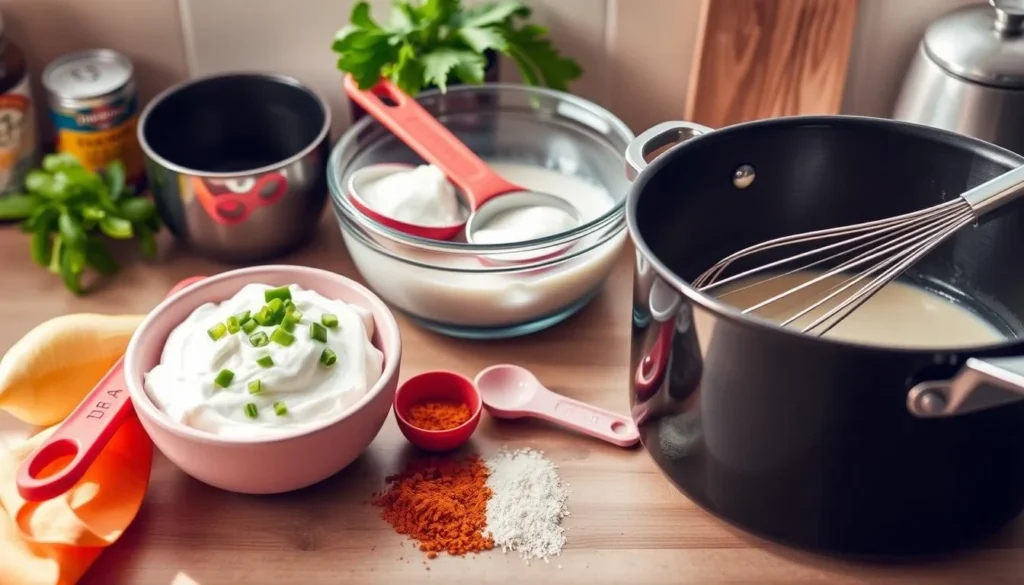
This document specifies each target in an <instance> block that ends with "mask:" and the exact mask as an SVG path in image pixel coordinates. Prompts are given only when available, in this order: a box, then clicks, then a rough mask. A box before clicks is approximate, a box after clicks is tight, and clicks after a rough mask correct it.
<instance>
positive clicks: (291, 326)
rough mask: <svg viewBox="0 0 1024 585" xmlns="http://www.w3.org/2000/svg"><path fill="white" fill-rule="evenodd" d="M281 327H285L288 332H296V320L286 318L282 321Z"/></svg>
mask: <svg viewBox="0 0 1024 585" xmlns="http://www.w3.org/2000/svg"><path fill="white" fill-rule="evenodd" d="M286 316H287V315H286ZM281 329H284V330H285V331H287V332H288V333H295V322H294V321H289V320H288V319H285V320H283V321H281Z"/></svg>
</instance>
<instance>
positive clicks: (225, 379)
mask: <svg viewBox="0 0 1024 585" xmlns="http://www.w3.org/2000/svg"><path fill="white" fill-rule="evenodd" d="M234 379H235V373H234V372H232V371H231V370H221V371H219V372H217V377H216V378H214V379H213V383H214V384H216V385H218V386H220V387H221V388H227V387H228V386H230V385H231V380H234Z"/></svg>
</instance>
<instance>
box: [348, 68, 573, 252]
mask: <svg viewBox="0 0 1024 585" xmlns="http://www.w3.org/2000/svg"><path fill="white" fill-rule="evenodd" d="M344 84H345V92H346V93H347V94H348V96H349V97H350V98H351V99H352V101H354V102H355V103H357V104H359V105H360V106H361V107H362V108H363V109H364V110H366V111H367V112H368V113H369V114H370V115H371V116H373V117H374V119H376V120H377V121H378V122H380V123H381V124H382V125H383V126H384V127H385V128H387V129H388V130H390V131H391V133H392V134H394V135H395V136H397V137H398V138H399V139H400V140H401V141H402V142H404V143H405V145H406V146H408V147H409V148H411V149H412V150H413V151H414V152H416V154H418V155H420V157H422V158H423V160H425V161H427V162H428V163H430V164H432V165H434V166H436V167H438V168H439V169H441V171H442V172H443V173H444V174H445V176H447V177H448V180H449V181H451V182H452V183H454V184H455V186H456V187H458V188H459V189H460V190H461V191H462V194H463V196H464V198H465V201H464V203H465V204H466V207H468V208H469V214H468V217H466V219H465V220H463V221H462V222H460V223H457V224H453V225H448V226H425V225H417V224H412V223H407V222H404V221H400V220H397V219H394V218H391V217H388V216H386V215H383V214H381V213H379V212H377V211H374V210H373V209H372V208H371V207H370V206H368V205H367V204H366V202H365V201H363V200H361V199H360V198H359V186H360V184H361V183H362V181H363V180H366V179H367V178H368V177H367V174H366V173H364V171H369V172H372V169H373V167H372V166H371V167H367V168H366V169H360V170H359V171H357V172H355V173H353V175H352V177H351V179H350V180H349V187H350V188H349V192H350V193H351V197H350V200H351V201H352V205H354V206H355V207H356V208H357V209H358V210H359V211H360V212H362V213H363V214H364V215H366V216H367V217H370V218H371V219H373V220H375V221H377V222H378V223H381V224H383V225H386V226H388V227H390V228H392V229H395V230H398V231H400V232H404V233H407V234H411V235H414V236H419V237H421V238H429V239H433V240H451V239H453V238H454V237H455V236H457V235H458V234H459V233H460V232H461V231H462V230H463V229H465V230H466V241H467V242H469V243H474V242H473V234H474V233H475V232H476V231H477V230H478V229H480V227H481V226H483V225H484V224H486V223H487V222H488V221H490V220H491V219H493V218H494V217H495V216H496V215H498V214H500V213H501V212H503V211H508V210H510V209H518V208H523V207H554V208H556V209H559V210H561V211H563V212H564V213H566V214H568V215H569V217H571V218H572V219H573V221H574V222H575V224H576V225H579V223H580V213H579V210H577V209H576V208H575V207H574V206H573V205H572V204H570V203H569V202H568V201H566V200H565V199H562V198H561V197H556V196H555V195H551V194H550V193H541V192H539V191H531V190H529V189H525V188H524V187H521V186H519V185H516V184H514V183H511V182H509V181H506V180H505V179H504V178H502V177H501V175H499V174H498V173H496V172H494V170H492V169H491V167H489V166H488V165H487V163H486V162H484V161H483V160H482V159H481V158H480V157H478V156H477V155H476V154H474V153H473V151H472V150H470V149H469V147H467V146H466V145H465V144H463V143H462V141H460V140H459V139H458V138H457V137H456V136H455V135H454V134H452V133H451V131H449V130H448V129H447V128H445V127H444V126H443V125H442V124H441V123H440V122H438V121H437V120H436V119H435V118H434V117H433V116H431V115H430V112H428V111H426V110H425V109H423V106H421V105H419V104H418V103H417V102H416V100H414V99H413V98H411V97H409V96H408V95H406V94H405V93H404V92H403V91H402V90H401V89H399V88H398V87H397V86H395V85H394V84H393V83H391V82H390V81H388V80H387V79H381V80H380V82H379V83H378V84H377V85H376V86H374V87H373V88H372V89H369V90H365V91H364V90H361V89H359V86H358V84H356V81H355V80H354V79H353V78H352V76H351V75H346V76H345V81H344ZM384 100H387V101H384Z"/></svg>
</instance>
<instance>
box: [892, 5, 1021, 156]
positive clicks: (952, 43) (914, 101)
mask: <svg viewBox="0 0 1024 585" xmlns="http://www.w3.org/2000/svg"><path fill="white" fill-rule="evenodd" d="M893 117H894V118H896V119H898V120H905V121H908V122H916V123H918V124H925V125H928V126H934V127H936V128H942V129H944V130H952V131H954V132H958V133H960V134H966V135H968V136H974V137H976V138H981V139H982V140H987V141H988V142H991V143H993V144H998V145H999V146H1002V147H1005V148H1008V149H1010V150H1013V151H1015V152H1017V153H1021V154H1024V132H1021V130H1020V129H1021V127H1022V126H1024V3H1022V2H1020V0H989V5H985V4H975V5H972V6H967V7H965V8H961V9H959V10H955V11H953V12H950V13H949V14H946V15H945V16H943V17H941V18H939V19H938V20H936V21H935V22H934V23H932V24H931V25H930V26H929V27H928V30H927V32H926V33H925V35H924V39H923V40H922V41H921V44H920V46H919V47H918V50H917V55H916V57H915V58H914V61H913V62H912V64H911V66H910V69H909V71H908V72H907V77H906V79H905V81H904V84H903V88H902V91H901V93H900V95H899V98H898V100H897V103H896V108H895V110H894V112H893Z"/></svg>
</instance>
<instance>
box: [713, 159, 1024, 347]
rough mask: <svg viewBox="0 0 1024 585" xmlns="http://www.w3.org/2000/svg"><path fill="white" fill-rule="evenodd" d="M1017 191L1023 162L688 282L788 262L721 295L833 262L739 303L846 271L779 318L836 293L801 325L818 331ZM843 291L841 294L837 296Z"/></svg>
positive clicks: (726, 262) (721, 265) (776, 244)
mask: <svg viewBox="0 0 1024 585" xmlns="http://www.w3.org/2000/svg"><path fill="white" fill-rule="evenodd" d="M1021 194H1024V167H1018V168H1016V169H1014V170H1012V171H1009V172H1007V173H1005V174H1002V175H999V176H998V177H996V178H995V179H992V180H990V181H988V182H986V183H983V184H981V185H978V186H977V187H974V188H973V189H971V190H969V191H967V192H965V193H963V194H961V195H960V196H959V197H957V198H956V199H953V200H950V201H947V202H945V203H942V204H939V205H936V206H934V207H930V208H927V209H922V210H920V211H915V212H912V213H907V214H904V215H899V216H895V217H890V218H887V219H880V220H875V221H870V222H866V223H859V224H853V225H848V226H843V227H835V228H829V229H824V230H819V231H814V232H807V233H803V234H796V235H792V236H785V237H782V238H777V239H774V240H769V241H767V242H762V243H760V244H756V245H754V246H750V247H748V248H744V249H743V250H740V251H739V252H736V253H734V254H731V255H730V256H728V257H726V258H724V259H722V260H720V261H719V262H718V263H717V264H715V265H714V266H712V267H711V268H709V269H708V270H706V271H705V272H704V273H703V274H701V275H700V276H699V277H697V279H696V280H694V282H693V286H694V287H695V288H696V289H698V290H701V291H703V292H710V291H712V290H713V289H716V288H719V287H722V286H723V285H726V284H729V283H733V282H737V281H740V280H744V279H749V278H752V277H753V276H754V275H758V274H763V273H765V272H766V271H774V270H785V272H782V273H780V274H774V275H772V276H769V277H766V278H763V279H761V280H757V281H755V282H753V283H749V284H745V285H744V286H742V287H740V288H736V289H732V290H729V291H727V292H726V293H725V294H723V295H720V298H725V297H727V296H728V295H730V294H735V293H737V292H739V291H741V290H747V289H750V288H752V287H756V286H760V285H763V284H765V283H768V282H771V281H773V280H776V279H778V278H781V277H784V276H788V275H791V274H795V273H797V272H800V271H803V270H808V269H811V268H814V267H816V266H820V265H823V264H824V265H827V266H830V268H828V270H827V271H824V272H823V273H821V274H819V275H816V276H815V277H814V278H810V279H808V280H807V281H806V282H802V283H801V284H799V285H798V286H795V287H792V288H790V289H788V290H786V291H784V292H782V293H779V294H775V295H772V296H771V297H770V298H767V299H765V300H763V301H760V302H758V303H757V304H755V305H753V306H751V307H748V308H746V309H744V310H743V312H744V313H752V312H754V311H757V310H759V309H762V308H764V307H767V306H769V305H771V304H773V303H778V302H779V301H781V300H783V299H786V298H788V297H791V295H793V294H795V293H797V292H799V291H801V290H804V289H807V288H808V287H812V286H814V285H816V284H819V283H822V282H824V281H827V280H829V279H836V278H837V277H840V278H842V277H845V279H844V280H841V282H840V283H839V284H837V285H834V286H832V287H830V288H829V289H828V291H827V294H825V295H824V296H820V295H819V296H820V298H817V300H814V301H813V302H812V303H811V304H809V305H807V306H804V307H803V308H800V309H798V310H797V312H796V313H795V314H793V315H792V316H790V317H788V318H786V319H785V320H784V321H781V322H780V325H782V326H784V327H785V326H787V325H789V324H791V323H793V322H794V321H796V320H797V319H800V318H801V317H804V316H805V315H808V314H809V313H811V312H813V311H815V310H818V309H819V308H821V307H823V306H825V305H826V304H827V303H829V302H831V301H836V302H837V304H836V305H835V306H834V307H831V308H829V309H828V310H827V311H825V312H824V313H823V314H822V315H820V316H818V317H816V318H814V319H813V321H811V322H810V323H809V324H808V325H806V326H804V327H802V328H801V329H800V330H801V331H802V332H804V333H811V334H814V335H823V334H825V333H826V332H828V331H829V330H830V329H832V328H833V327H835V326H836V325H838V324H839V323H840V322H841V321H842V320H843V319H845V318H846V317H848V316H849V315H850V314H851V313H853V311H855V310H856V309H857V308H858V307H860V306H861V305H863V304H864V303H865V302H866V301H867V300H868V299H870V298H871V297H872V296H873V295H874V294H875V293H876V292H878V291H879V290H880V289H881V288H882V287H884V286H885V285H887V284H889V283H890V282H892V281H893V280H895V279H896V278H898V277H899V276H900V275H901V274H903V272H904V271H906V270H907V269H908V268H910V267H911V266H913V264H914V263H915V262H917V261H918V260H920V259H921V258H922V257H924V256H925V255H926V254H928V252H930V251H931V250H932V249H934V248H935V247H937V246H938V245H939V244H941V243H943V242H944V241H946V240H947V239H949V238H950V237H951V236H953V234H955V233H956V232H957V231H958V230H960V229H961V228H963V227H964V226H967V225H970V224H976V223H977V222H978V221H979V219H981V218H982V217H984V216H985V215H987V214H989V213H991V212H992V211H994V210H996V209H998V208H1000V207H1002V206H1004V205H1006V204H1008V203H1011V202H1013V201H1015V200H1016V199H1018V198H1019V197H1020V196H1021ZM817 241H821V242H822V244H821V245H820V247H815V248H813V249H811V250H808V251H805V252H801V253H798V254H794V255H792V256H788V257H786V258H783V259H781V260H776V261H773V262H769V263H767V264H764V265H762V266H759V267H757V268H753V269H749V270H744V271H743V272H740V273H739V274H735V275H731V276H728V277H725V278H722V274H723V273H724V272H725V270H726V269H727V268H728V267H729V266H730V265H731V264H732V263H734V262H736V261H737V260H741V259H749V258H750V257H751V256H754V255H757V254H760V253H763V252H766V251H769V250H775V249H777V248H780V247H783V246H791V245H799V244H807V243H809V242H817ZM829 242H831V243H829ZM793 263H799V264H800V266H799V267H797V268H790V267H789V266H791V265H792V264H793ZM858 285H859V286H858ZM855 287H856V288H855ZM848 291H849V292H848ZM844 294H845V295H846V296H845V297H843V296H842V295H844Z"/></svg>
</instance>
